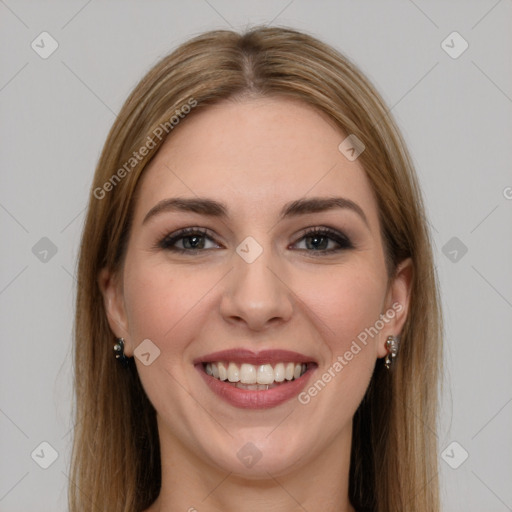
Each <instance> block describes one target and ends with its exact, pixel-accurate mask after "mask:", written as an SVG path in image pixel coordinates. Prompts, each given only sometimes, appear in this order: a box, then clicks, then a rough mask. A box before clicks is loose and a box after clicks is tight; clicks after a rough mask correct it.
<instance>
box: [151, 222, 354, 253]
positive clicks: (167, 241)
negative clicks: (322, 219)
mask: <svg viewBox="0 0 512 512" xmlns="http://www.w3.org/2000/svg"><path fill="white" fill-rule="evenodd" d="M193 236H200V237H202V236H205V237H207V238H210V240H212V237H211V236H209V234H208V230H207V229H204V228H185V229H181V230H180V231H178V232H176V233H172V234H170V235H166V236H165V237H164V238H163V239H162V240H160V241H159V242H158V243H157V245H156V246H155V248H157V249H164V250H168V251H172V252H176V253H181V254H183V253H188V254H198V252H202V251H207V250H209V249H181V248H179V247H173V244H175V243H176V242H177V241H178V240H181V239H184V238H192V237H193ZM311 236H317V237H324V238H326V237H327V238H330V239H331V240H334V241H335V242H336V243H337V244H338V245H339V246H340V247H338V248H336V249H321V250H313V249H298V250H301V251H307V252H309V253H311V254H312V255H315V256H323V255H329V254H334V253H337V252H340V251H344V250H347V249H353V248H354V245H353V244H352V242H351V241H350V239H349V238H348V237H347V236H346V235H345V234H343V233H341V232H338V231H336V230H333V229H330V228H324V227H313V228H308V229H307V230H306V231H305V232H304V233H303V234H302V236H301V237H300V238H299V239H298V240H297V241H296V242H295V243H294V244H293V245H295V244H296V243H298V242H299V241H301V240H303V239H304V238H307V237H311ZM315 253H316V254H315Z"/></svg>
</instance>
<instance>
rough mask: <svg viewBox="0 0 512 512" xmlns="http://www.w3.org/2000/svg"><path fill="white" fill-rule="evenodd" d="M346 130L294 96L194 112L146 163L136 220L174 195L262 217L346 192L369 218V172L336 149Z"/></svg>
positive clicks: (373, 204)
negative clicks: (210, 201) (307, 200)
mask: <svg viewBox="0 0 512 512" xmlns="http://www.w3.org/2000/svg"><path fill="white" fill-rule="evenodd" d="M346 136H347V134H344V133H343V132H342V131H341V130H340V129H339V128H338V127H336V126H335V125H334V122H333V121H331V120H330V119H329V118H328V117H327V115H325V114H323V113H321V112H318V111H317V110H315V109H314V108H312V107H310V106H309V105H306V104H305V103H302V102H299V101H297V100H293V99H284V98H278V99H276V98H257V99H247V100H245V99H244V100H241V101H224V102H222V103H220V104H217V105H214V106H211V107H208V108H207V109H205V110H203V111H202V112H195V113H194V114H193V115H191V116H190V118H189V119H186V122H185V123H183V124H182V126H180V125H178V126H177V127H176V128H175V130H174V131H173V132H171V135H170V136H169V137H168V138H167V140H166V141H165V142H164V144H163V145H162V146H161V148H160V149H159V151H158V153H157V154H156V155H155V158H154V159H153V160H152V161H151V163H150V164H149V165H148V167H147V168H146V169H145V171H144V175H143V178H142V180H141V183H139V187H140V190H139V194H138V201H137V203H138V204H137V206H136V212H135V215H136V218H139V220H140V218H141V217H142V216H144V215H145V213H146V212H147V210H148V209H149V208H150V207H151V206H153V205H154V204H156V203H157V202H159V201H161V200H163V199H166V198H169V197H194V196H201V197H211V198H213V199H216V200H218V201H222V202H223V203H226V204H227V205H228V207H229V208H230V209H233V211H234V213H236V214H238V215H242V214H247V215H252V216H253V215H255V214H257V215H258V217H259V218H261V217H262V216H263V214H264V213H265V214H271V213H276V214H277V212H278V211H280V209H281V206H282V205H283V204H284V203H287V202H289V201H293V200H296V199H298V198H302V197H307V196H333V195H342V196H344V197H347V198H348V199H350V200H352V201H355V202H357V203H358V204H360V205H361V207H362V208H364V209H365V210H369V211H366V213H367V216H368V217H369V220H370V223H371V222H373V221H376V219H377V214H376V202H375V200H374V197H373V192H372V189H371V187H370V184H369V181H368V179H367V177H366V173H365V171H364V169H363V167H362V166H361V165H360V164H359V162H358V161H357V160H355V161H352V162H351V161H349V160H348V159H347V158H346V157H345V156H344V155H343V154H342V153H341V152H340V151H339V149H338V146H339V144H340V143H341V142H342V141H343V140H344V139H345V138H346ZM372 217H373V219H372Z"/></svg>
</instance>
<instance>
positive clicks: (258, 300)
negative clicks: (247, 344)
mask: <svg viewBox="0 0 512 512" xmlns="http://www.w3.org/2000/svg"><path fill="white" fill-rule="evenodd" d="M233 260H234V268H233V270H232V271H231V272H229V274H228V276H227V282H226V284H225V289H224V290H223V291H224V293H223V296H222V300H221V307H220V311H221V314H222V316H223V317H224V319H225V320H226V321H228V322H230V323H232V324H233V323H234V324H240V325H242V324H244V325H245V326H246V327H247V328H248V329H250V330H254V331H259V330H265V329H267V328H269V327H271V326H273V325H278V324H280V323H285V322H287V321H288V320H289V319H290V318H291V316H292V313H293V293H292V291H291V290H290V288H289V287H288V286H287V284H286V278H285V277H286V276H285V275H284V272H283V270H282V268H281V267H280V265H279V264H278V262H277V261H276V259H275V258H273V257H272V254H271V251H270V250H264V251H263V253H262V254H261V255H260V256H259V257H258V258H257V259H256V260H255V261H253V262H252V263H247V262H246V261H244V259H242V258H241V257H240V256H239V255H238V254H236V253H235V254H234V255H233Z"/></svg>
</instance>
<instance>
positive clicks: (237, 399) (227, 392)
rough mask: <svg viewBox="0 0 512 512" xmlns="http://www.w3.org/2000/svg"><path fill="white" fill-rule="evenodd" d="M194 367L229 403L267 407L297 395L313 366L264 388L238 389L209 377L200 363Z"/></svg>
mask: <svg viewBox="0 0 512 512" xmlns="http://www.w3.org/2000/svg"><path fill="white" fill-rule="evenodd" d="M196 369H197V370H198V371H199V373H200V374H201V377H202V378H203V379H204V381H205V382H206V384H207V385H208V386H209V388H210V389H211V390H212V391H213V392H214V393H215V394H217V395H218V396H219V397H220V398H223V399H224V400H225V401H226V402H228V403H229V404H231V405H234V406H235V407H240V408H242V409H269V408H271V407H276V406H278V405H280V404H282V403H284V402H286V401H287V400H290V399H291V398H293V397H295V396H297V395H298V394H299V393H300V392H301V391H302V390H303V389H304V388H305V387H306V384H307V382H308V380H309V378H310V376H311V374H312V373H313V372H314V369H315V367H313V368H308V370H307V371H306V373H304V375H301V376H300V377H299V378H298V379H294V380H292V381H288V382H287V383H286V384H281V385H279V386H277V387H275V388H272V389H266V390H265V389H262V390H249V389H240V388H237V387H235V386H233V385H231V384H226V382H225V381H222V380H219V379H216V378H215V377H211V376H210V375H208V374H207V373H206V372H205V371H204V369H203V365H202V364H198V365H196Z"/></svg>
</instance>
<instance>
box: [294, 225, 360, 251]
mask: <svg viewBox="0 0 512 512" xmlns="http://www.w3.org/2000/svg"><path fill="white" fill-rule="evenodd" d="M302 240H304V241H305V245H306V249H305V250H309V251H313V252H334V251H338V250H342V249H351V248H352V243H351V242H350V240H349V239H348V238H347V237H346V236H345V235H343V234H342V233H338V232H337V231H333V230H330V229H312V230H310V231H307V232H306V233H305V234H303V236H302V237H301V238H300V239H299V241H302ZM308 242H309V243H308ZM296 243H298V242H296ZM330 243H331V248H328V247H329V244H330ZM332 243H334V244H335V245H336V244H337V246H338V247H334V248H333V247H332Z"/></svg>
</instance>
